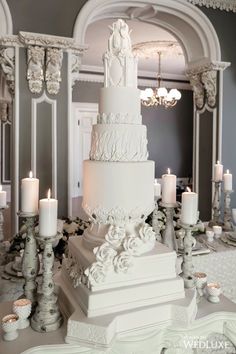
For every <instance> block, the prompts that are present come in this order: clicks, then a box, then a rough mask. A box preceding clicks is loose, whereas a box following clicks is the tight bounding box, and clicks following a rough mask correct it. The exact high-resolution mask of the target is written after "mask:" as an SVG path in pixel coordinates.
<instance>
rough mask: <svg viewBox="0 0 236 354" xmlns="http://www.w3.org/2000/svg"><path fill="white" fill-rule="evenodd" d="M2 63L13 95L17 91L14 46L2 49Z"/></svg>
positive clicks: (0, 52)
mask: <svg viewBox="0 0 236 354" xmlns="http://www.w3.org/2000/svg"><path fill="white" fill-rule="evenodd" d="M0 65H1V68H2V70H3V72H4V74H5V76H6V82H7V85H8V87H9V91H10V93H11V94H12V95H14V92H15V51H14V49H13V48H2V49H1V50H0Z"/></svg>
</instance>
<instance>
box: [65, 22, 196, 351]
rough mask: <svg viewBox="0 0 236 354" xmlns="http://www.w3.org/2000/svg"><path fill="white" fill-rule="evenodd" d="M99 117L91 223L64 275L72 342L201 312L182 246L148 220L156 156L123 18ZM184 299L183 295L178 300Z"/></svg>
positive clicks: (89, 199) (90, 177) (89, 190)
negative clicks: (179, 263)
mask: <svg viewBox="0 0 236 354" xmlns="http://www.w3.org/2000/svg"><path fill="white" fill-rule="evenodd" d="M104 78H105V83H104V88H102V89H101V93H100V102H99V115H98V124H96V125H94V126H93V131H92V143H91V151H90V160H88V161H85V162H84V186H83V191H84V198H83V208H84V209H85V211H86V212H87V214H88V215H89V217H90V219H91V221H92V224H91V227H90V228H89V229H87V230H86V231H85V233H84V235H83V237H81V238H78V237H74V238H71V239H70V242H69V258H68V261H67V263H66V262H65V264H64V268H63V271H62V277H61V279H60V282H61V288H62V290H63V294H64V295H65V296H61V298H63V301H62V300H61V306H62V307H63V306H64V309H67V311H68V312H69V313H68V315H71V313H72V315H71V317H70V318H69V320H68V329H67V337H66V341H67V342H75V341H78V342H83V343H87V344H89V345H93V344H95V345H97V346H104V347H106V346H109V345H110V343H111V341H112V340H113V338H114V337H115V335H116V334H117V333H120V332H128V331H130V330H133V329H135V328H143V327H147V326H153V325H158V324H159V323H161V322H162V323H163V321H164V322H168V323H169V322H171V321H173V320H174V317H175V318H177V317H178V316H176V315H174V314H176V313H177V312H178V311H179V315H180V314H181V315H180V316H179V318H177V321H179V320H180V318H181V320H182V322H183V323H186V322H188V321H190V319H192V318H193V317H194V314H195V310H196V308H195V301H194V296H193V294H192V292H191V291H190V292H189V294H188V297H187V298H186V297H185V292H184V287H183V281H182V279H181V278H179V277H178V276H177V275H176V269H175V262H176V253H175V252H172V251H170V250H169V249H168V248H167V247H166V246H164V245H162V244H160V243H157V242H156V240H155V234H154V232H153V231H152V228H151V227H150V226H149V225H148V224H146V223H145V219H146V217H147V216H148V215H149V214H150V213H151V212H152V211H153V209H154V187H153V183H154V162H153V161H148V160H147V157H148V153H147V138H146V127H145V126H143V125H142V124H141V115H140V94H139V90H138V89H137V59H136V58H135V57H134V55H133V54H132V49H131V41H130V36H129V29H128V26H127V24H126V23H125V22H124V21H123V20H118V21H117V22H115V23H114V24H113V26H112V28H111V36H110V38H109V43H108V51H107V52H106V53H105V55H104ZM180 299H181V300H180Z"/></svg>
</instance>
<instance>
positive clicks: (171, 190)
mask: <svg viewBox="0 0 236 354" xmlns="http://www.w3.org/2000/svg"><path fill="white" fill-rule="evenodd" d="M167 172H168V173H167V174H164V175H162V202H163V203H166V204H174V203H176V176H175V175H172V174H170V169H169V168H168V170H167Z"/></svg>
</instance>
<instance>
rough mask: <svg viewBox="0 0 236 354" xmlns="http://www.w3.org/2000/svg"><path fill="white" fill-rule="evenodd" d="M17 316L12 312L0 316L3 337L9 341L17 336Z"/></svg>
mask: <svg viewBox="0 0 236 354" xmlns="http://www.w3.org/2000/svg"><path fill="white" fill-rule="evenodd" d="M18 324H19V317H18V316H17V315H16V314H15V313H12V314H10V315H6V316H4V317H3V318H2V329H3V332H4V334H3V339H4V340H7V341H10V340H14V339H16V338H17V337H18V331H17V330H18Z"/></svg>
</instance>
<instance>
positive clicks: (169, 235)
mask: <svg viewBox="0 0 236 354" xmlns="http://www.w3.org/2000/svg"><path fill="white" fill-rule="evenodd" d="M160 205H161V206H162V207H163V208H165V209H166V225H165V229H164V231H163V233H162V242H163V243H164V244H165V245H166V246H167V247H169V248H170V249H171V250H173V251H176V252H177V251H178V244H177V240H176V236H175V229H174V223H173V216H174V208H175V207H176V206H177V204H176V203H163V202H161V203H160Z"/></svg>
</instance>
